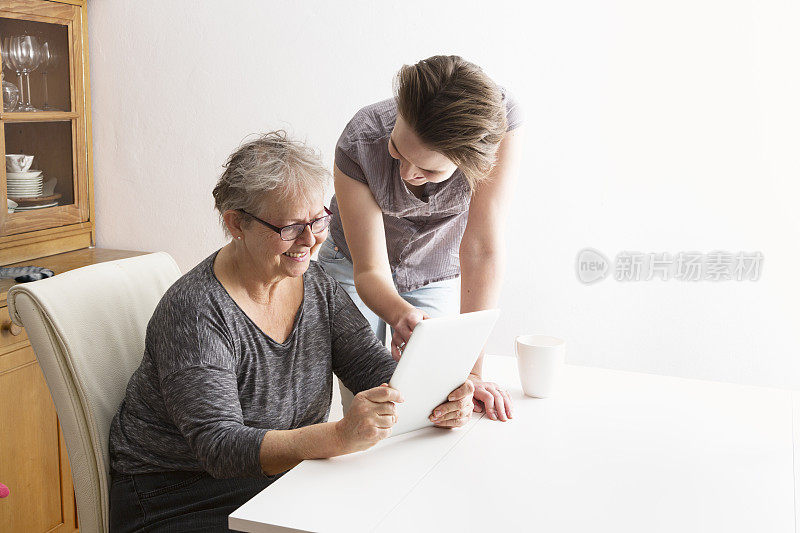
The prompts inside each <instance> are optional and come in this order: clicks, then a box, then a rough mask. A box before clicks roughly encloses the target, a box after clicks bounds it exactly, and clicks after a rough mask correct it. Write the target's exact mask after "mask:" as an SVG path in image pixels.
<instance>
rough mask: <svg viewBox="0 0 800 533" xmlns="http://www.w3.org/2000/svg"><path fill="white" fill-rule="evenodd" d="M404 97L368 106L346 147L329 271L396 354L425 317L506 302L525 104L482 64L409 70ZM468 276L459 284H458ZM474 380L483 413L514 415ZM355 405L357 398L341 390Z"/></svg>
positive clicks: (324, 260)
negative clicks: (507, 229)
mask: <svg viewBox="0 0 800 533" xmlns="http://www.w3.org/2000/svg"><path fill="white" fill-rule="evenodd" d="M395 85H396V94H395V97H394V98H392V99H389V100H384V101H382V102H378V103H375V104H372V105H368V106H366V107H364V108H362V109H361V110H359V111H358V113H356V115H355V116H354V117H353V119H352V120H351V121H350V122H349V123H348V124H347V126H346V127H345V129H344V131H343V132H342V135H341V137H340V138H339V141H338V143H337V145H336V152H335V168H334V185H335V188H336V195H335V197H334V198H333V200H332V203H331V211H332V213H333V218H332V221H331V232H330V236H329V237H328V239H327V240H326V241H325V243H324V244H323V246H322V248H321V249H320V254H319V260H320V263H321V264H322V266H323V267H324V268H325V269H326V270H327V271H328V273H330V274H331V275H332V276H333V277H334V278H336V280H337V281H338V282H339V283H340V284H342V285H343V286H344V287H345V290H346V291H347V292H348V294H349V295H350V297H351V298H352V300H353V301H354V302H355V304H356V305H357V306H358V308H359V309H360V310H361V312H362V313H363V314H364V316H365V317H366V318H367V320H368V321H369V322H370V325H371V326H372V328H373V330H374V331H375V332H376V334H377V335H378V337H379V338H382V336H384V335H385V327H386V324H389V325H390V326H391V327H392V329H393V331H394V333H393V336H392V343H391V345H392V346H391V349H392V355H393V356H394V358H395V359H398V358H399V357H400V353H401V351H402V348H403V346H404V344H405V342H406V341H407V340H408V339H409V337H410V335H411V331H412V330H413V329H414V327H415V326H416V324H417V323H419V321H420V320H423V319H424V318H427V317H433V316H438V315H444V314H455V313H458V312H459V311H460V312H462V313H466V312H470V311H478V310H481V309H488V308H491V307H494V306H495V305H496V304H497V297H498V293H499V291H500V287H501V277H502V271H503V259H504V251H503V238H504V219H505V214H506V211H507V206H508V198H509V194H510V192H511V189H512V184H513V182H514V179H515V177H516V174H517V169H518V160H519V152H520V133H519V129H518V127H519V126H520V124H521V116H520V111H519V108H518V107H517V106H516V104H515V103H514V101H513V100H512V99H511V98H510V96H509V95H508V94H507V93H506V92H505V91H504V90H503V89H502V88H501V87H498V86H497V85H496V84H495V83H494V82H493V81H492V80H491V79H490V78H489V77H488V76H487V75H486V74H485V73H484V72H483V71H482V70H481V69H480V68H479V67H478V66H476V65H474V64H472V63H470V62H468V61H465V60H464V59H462V58H460V57H458V56H434V57H431V58H428V59H425V60H422V61H420V62H419V63H417V64H415V65H411V66H404V67H403V68H402V69H400V72H399V73H398V74H397V79H396V84H395ZM459 276H460V284H459V279H458V278H459ZM482 364H483V354H481V357H480V358H479V359H478V361H477V363H476V364H475V367H474V368H473V371H472V374H471V376H470V378H471V379H472V380H473V382H474V384H475V396H474V398H475V400H476V401H475V410H476V411H478V412H480V411H482V410H485V411H486V414H487V416H489V418H491V419H493V420H502V421H505V420H507V419H508V418H510V417H511V416H512V406H511V399H510V397H509V395H508V393H507V392H505V391H503V390H500V389H499V388H498V387H497V386H496V385H495V384H494V383H491V382H486V381H484V380H483V377H482ZM342 397H343V402H344V403H345V407H346V406H347V401H348V397H349V395H348V394H347V391H346V390H345V389H344V388H342Z"/></svg>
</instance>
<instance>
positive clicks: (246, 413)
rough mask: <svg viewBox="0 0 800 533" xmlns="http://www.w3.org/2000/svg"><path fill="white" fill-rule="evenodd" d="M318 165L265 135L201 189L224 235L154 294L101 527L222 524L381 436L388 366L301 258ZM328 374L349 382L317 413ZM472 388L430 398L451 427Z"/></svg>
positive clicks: (315, 211)
mask: <svg viewBox="0 0 800 533" xmlns="http://www.w3.org/2000/svg"><path fill="white" fill-rule="evenodd" d="M328 178H329V174H328V172H327V171H326V170H325V169H324V168H323V167H322V165H321V164H320V162H319V159H318V158H317V157H316V156H315V154H314V152H313V151H312V150H310V149H309V148H307V147H306V146H304V145H302V144H299V143H296V142H293V141H291V140H289V139H287V137H286V135H285V134H284V133H282V132H276V133H269V134H266V135H264V136H263V137H261V138H259V139H257V140H255V141H252V142H249V143H247V144H245V145H243V146H242V147H240V148H239V149H238V150H237V151H236V152H235V153H233V154H232V155H231V157H230V159H229V160H228V163H227V165H226V170H225V172H224V173H223V175H222V176H221V178H220V179H219V182H218V183H217V186H216V188H215V189H214V199H215V201H216V208H217V209H218V210H219V212H220V215H221V218H222V220H223V222H224V227H225V230H226V232H227V233H228V234H229V235H230V236H231V237H232V240H231V242H230V243H228V244H227V245H226V246H224V247H223V248H221V249H220V250H218V251H217V252H214V253H213V254H212V255H211V256H209V257H208V258H206V259H205V260H203V261H202V262H201V263H200V264H199V265H197V266H196V267H195V268H193V269H192V270H191V271H190V272H188V273H187V274H186V275H184V276H183V277H181V278H180V279H179V280H178V281H177V282H175V284H174V285H173V286H172V287H171V288H170V289H169V290H168V291H167V292H166V294H165V295H164V297H163V298H162V299H161V302H160V303H159V304H158V306H157V307H156V310H155V312H154V314H153V317H152V319H151V320H150V323H149V325H148V328H147V337H146V341H145V352H144V358H143V360H142V363H141V365H140V366H139V368H138V370H136V372H135V373H134V374H133V376H132V377H131V380H130V382H129V384H128V388H127V391H126V395H125V399H124V401H123V402H122V405H121V406H120V408H119V412H118V413H117V415H116V416H115V418H114V420H113V423H112V426H111V436H110V452H111V468H112V485H111V497H110V500H111V519H110V526H111V531H136V530H147V531H161V530H163V531H190V530H191V531H195V530H198V531H199V530H202V531H214V530H222V531H226V530H227V515H228V514H229V513H231V512H232V511H233V510H234V509H236V508H237V507H238V506H240V505H242V504H243V503H244V502H245V501H247V500H248V499H249V498H251V497H252V496H254V495H255V494H256V493H257V492H259V491H260V490H262V489H263V488H264V487H266V486H268V485H269V484H270V483H272V482H273V481H275V480H276V479H277V478H278V477H279V476H280V475H281V474H282V473H284V472H286V471H287V470H289V469H290V468H292V467H294V466H295V465H297V464H298V463H300V462H301V461H303V460H304V459H311V458H323V457H333V456H336V455H342V454H346V453H351V452H355V451H358V450H364V449H367V448H369V447H370V446H372V445H374V444H375V443H376V442H378V441H379V440H381V439H383V438H386V437H388V436H389V435H390V434H391V428H392V425H393V424H394V423H395V422H396V415H395V403H396V402H402V401H403V398H402V396H401V394H400V393H399V392H398V391H396V390H394V389H392V388H390V387H388V385H386V382H388V381H389V378H390V377H391V375H392V373H393V371H394V368H395V365H396V363H395V362H394V361H393V360H392V357H391V356H390V354H389V352H388V351H387V350H386V348H384V347H383V346H382V344H381V343H380V342H379V341H378V339H377V338H376V337H375V335H374V334H373V333H372V331H371V329H370V327H369V324H368V322H367V321H366V319H365V318H364V317H363V316H362V314H361V313H360V312H359V311H358V309H357V308H356V306H355V305H354V304H353V302H352V301H351V299H350V298H349V296H348V295H347V293H346V292H345V291H344V290H343V289H342V288H341V287H340V286H339V285H338V284H337V283H336V282H335V281H334V280H333V278H331V277H330V276H328V275H327V274H326V273H325V272H324V271H323V270H322V268H321V267H320V266H318V265H317V264H316V262H313V261H310V258H311V255H312V254H313V253H314V251H315V250H316V249H317V248H318V247H319V246H320V244H321V243H322V242H323V241H324V240H325V238H326V236H327V227H328V223H329V221H330V213H329V211H328V210H327V208H325V207H324V205H323V195H324V191H325V186H326V183H327V181H328ZM332 372H334V373H336V375H337V376H338V377H339V379H341V380H342V381H343V382H344V383H345V384H346V385H347V387H348V388H350V389H351V390H353V391H357V392H358V393H357V394H356V396H355V400H354V403H353V407H352V408H351V409H350V410H349V411H348V413H347V415H346V416H345V417H344V418H343V419H342V420H340V421H338V422H335V423H332V422H326V420H327V418H328V413H329V410H330V403H331V393H332V382H333V379H332ZM473 390H474V389H473V386H472V385H471V383H470V382H467V383H465V384H464V385H463V386H461V387H459V388H458V389H457V390H456V391H454V394H453V395H451V397H453V398H455V401H451V402H447V403H445V404H443V405H442V406H440V407H439V408H437V410H441V411H442V412H443V414H442V415H441V416H440V417H439V418H437V419H434V422H436V424H437V425H439V426H442V427H456V426H460V425H463V424H464V423H465V422H466V420H467V417H468V416H469V413H470V412H471V410H472V403H471V399H472V392H473Z"/></svg>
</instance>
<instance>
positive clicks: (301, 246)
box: [231, 196, 328, 280]
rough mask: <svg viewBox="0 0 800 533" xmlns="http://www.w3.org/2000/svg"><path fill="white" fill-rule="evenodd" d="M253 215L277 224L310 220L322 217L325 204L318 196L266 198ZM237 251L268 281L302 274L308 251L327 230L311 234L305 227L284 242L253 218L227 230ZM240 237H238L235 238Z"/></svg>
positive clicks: (309, 252)
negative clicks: (300, 232)
mask: <svg viewBox="0 0 800 533" xmlns="http://www.w3.org/2000/svg"><path fill="white" fill-rule="evenodd" d="M253 215H255V216H257V217H259V218H260V219H262V220H264V221H266V222H269V223H270V224H272V225H274V226H278V227H283V226H288V225H289V224H298V223H306V222H311V221H312V220H315V219H317V218H320V217H324V216H325V215H326V213H325V206H324V203H323V201H322V197H321V196H317V197H314V198H310V199H306V198H287V199H285V200H281V201H277V200H272V199H270V198H266V199H265V200H264V201H263V202H262V203H261V204H260V206H259V209H258V210H257V211H256V212H254V213H253ZM231 233H232V234H233V235H234V237H235V239H234V241H236V244H237V246H238V247H240V250H239V251H240V252H241V253H244V254H246V256H247V257H248V259H249V261H248V262H249V263H250V264H251V265H254V266H255V268H256V269H257V271H258V275H259V277H260V278H262V279H264V280H270V279H274V278H276V277H277V278H280V277H293V278H294V277H298V276H302V275H303V273H305V271H306V270H308V265H309V260H310V259H311V254H312V253H314V252H315V251H316V249H317V248H318V247H319V246H320V245H321V244H322V243H323V241H325V238H326V237H327V236H328V230H327V229H325V230H324V231H322V232H320V233H312V232H311V227H310V226H306V228H305V229H304V230H303V233H302V234H301V235H300V236H299V237H297V239H295V240H293V241H284V240H282V239H281V236H280V234H279V233H276V232H275V231H273V230H272V229H270V228H268V227H267V226H265V225H263V224H261V223H260V222H259V221H257V220H253V219H250V220H249V221H248V222H245V223H244V224H241V225H240V226H239V229H238V231H236V232H235V231H234V230H233V229H231ZM240 236H241V239H239V238H238V237H240Z"/></svg>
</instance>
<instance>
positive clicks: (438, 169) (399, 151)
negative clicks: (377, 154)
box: [389, 115, 457, 185]
mask: <svg viewBox="0 0 800 533" xmlns="http://www.w3.org/2000/svg"><path fill="white" fill-rule="evenodd" d="M389 154H390V155H391V156H392V157H393V158H395V159H397V160H398V161H400V177H401V178H402V179H403V181H405V182H406V183H407V184H409V185H423V184H425V183H428V182H430V183H440V182H442V181H445V180H447V179H449V178H450V177H451V176H452V175H453V173H454V172H455V171H456V168H457V167H456V165H455V164H454V163H453V162H452V161H450V159H448V158H447V157H446V156H444V155H443V154H441V153H439V152H435V151H433V150H431V149H429V148H427V147H426V146H425V145H424V144H422V141H421V140H420V138H419V137H418V136H417V134H416V133H414V131H413V130H412V129H411V127H410V126H409V125H408V124H407V123H406V122H405V121H404V120H403V117H401V116H400V115H397V121H396V122H395V125H394V129H393V130H392V134H391V136H390V137H389Z"/></svg>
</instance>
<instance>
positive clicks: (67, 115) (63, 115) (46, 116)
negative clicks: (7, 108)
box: [0, 111, 80, 122]
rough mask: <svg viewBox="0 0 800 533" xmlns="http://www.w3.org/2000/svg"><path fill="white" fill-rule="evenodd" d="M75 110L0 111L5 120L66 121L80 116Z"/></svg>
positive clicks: (0, 118) (0, 115)
mask: <svg viewBox="0 0 800 533" xmlns="http://www.w3.org/2000/svg"><path fill="white" fill-rule="evenodd" d="M79 116H80V115H78V113H75V112H73V111H37V112H30V113H0V120H2V121H4V122H64V121H67V120H72V119H76V118H78V117H79Z"/></svg>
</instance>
